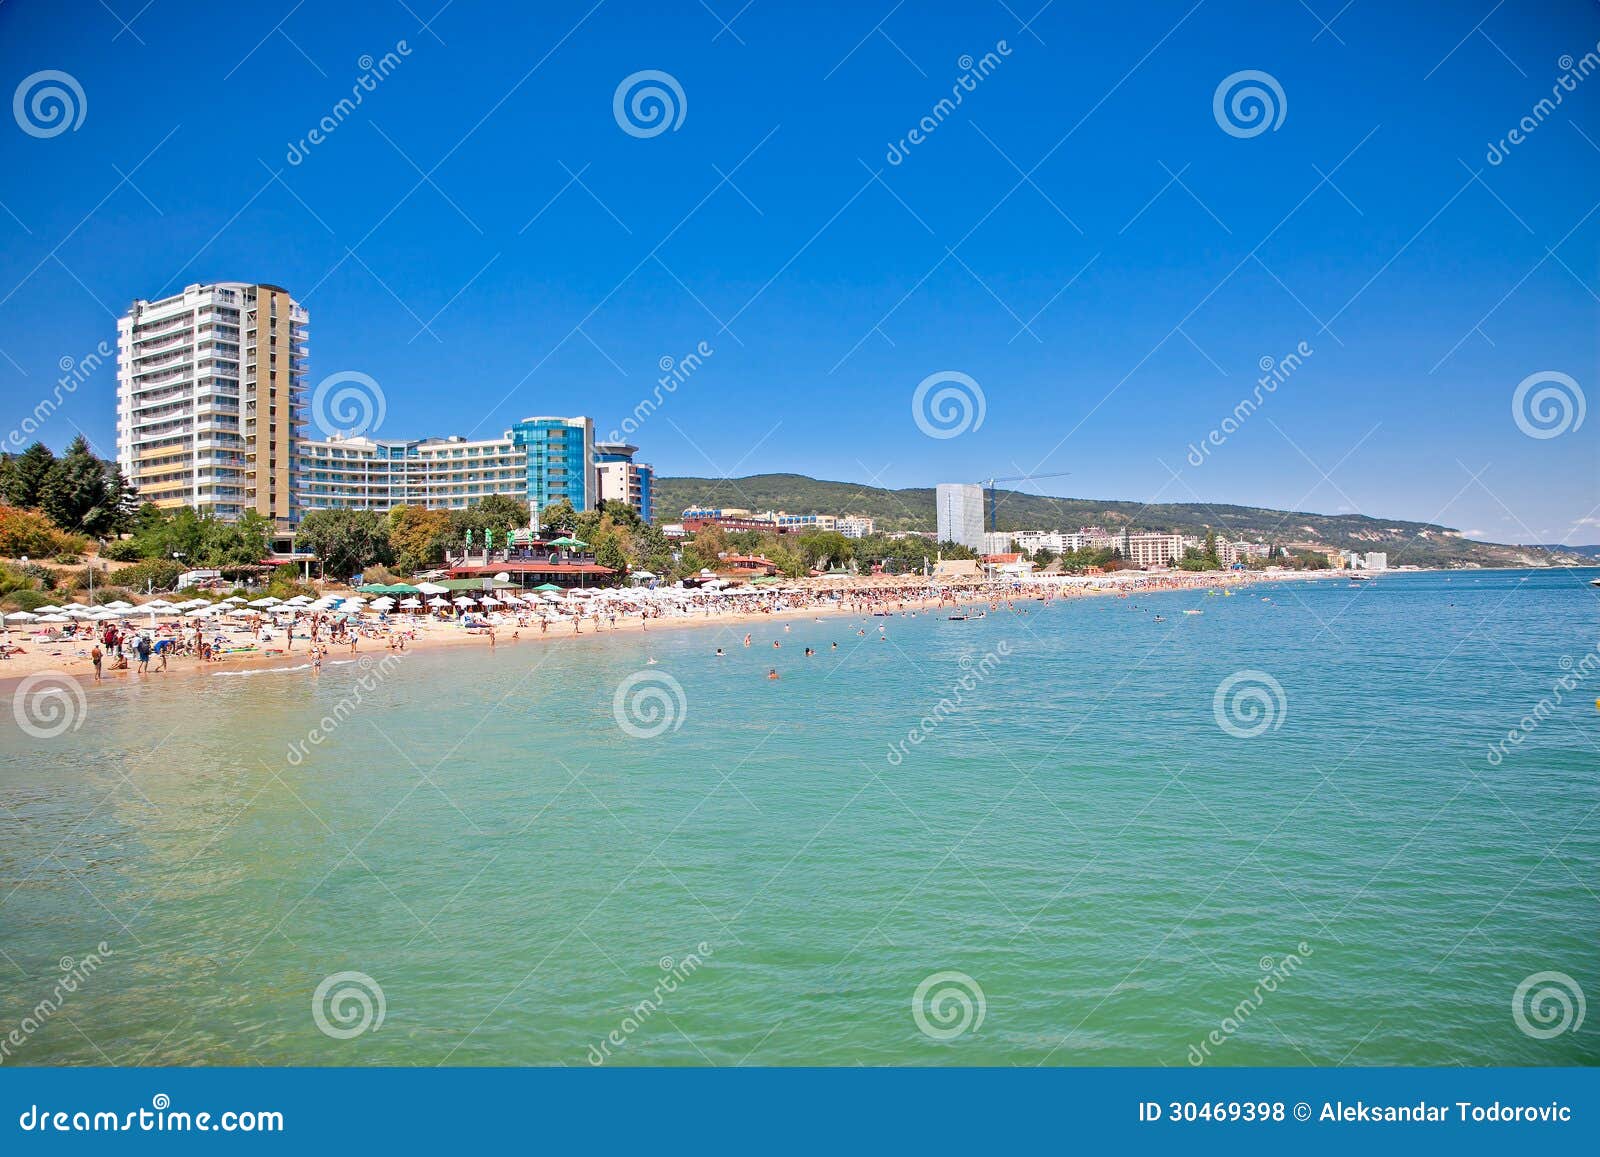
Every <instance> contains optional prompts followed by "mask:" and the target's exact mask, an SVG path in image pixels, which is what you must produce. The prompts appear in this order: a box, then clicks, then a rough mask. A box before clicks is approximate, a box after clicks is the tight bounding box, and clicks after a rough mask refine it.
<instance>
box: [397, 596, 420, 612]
mask: <svg viewBox="0 0 1600 1157" xmlns="http://www.w3.org/2000/svg"><path fill="white" fill-rule="evenodd" d="M400 605H401V606H402V607H406V608H408V609H413V608H416V607H420V606H421V605H422V600H421V599H414V598H410V597H407V598H403V599H401V600H400Z"/></svg>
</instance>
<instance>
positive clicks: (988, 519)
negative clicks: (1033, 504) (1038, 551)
mask: <svg viewBox="0 0 1600 1157" xmlns="http://www.w3.org/2000/svg"><path fill="white" fill-rule="evenodd" d="M1071 473H1072V471H1070V470H1058V471H1056V472H1055V473H1054V474H1014V475H1012V476H1011V477H1010V478H984V479H980V480H979V482H978V485H979V486H982V487H983V529H984V530H986V531H989V530H993V529H994V528H995V526H994V484H995V483H996V482H1039V481H1042V480H1044V479H1046V478H1065V477H1067V476H1068V475H1069V474H1071Z"/></svg>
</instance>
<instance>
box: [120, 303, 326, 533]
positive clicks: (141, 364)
mask: <svg viewBox="0 0 1600 1157" xmlns="http://www.w3.org/2000/svg"><path fill="white" fill-rule="evenodd" d="M309 325H310V318H309V317H308V315H307V314H306V311H305V310H304V309H303V308H302V307H301V306H300V305H298V304H297V303H296V302H295V301H294V299H293V298H291V297H290V296H289V293H288V291H287V290H284V289H281V288H279V287H278V286H275V285H262V284H251V283H248V282H240V281H223V282H216V283H214V284H211V285H190V286H186V287H185V288H184V290H183V292H182V293H178V294H174V295H173V296H171V297H165V298H162V299H161V300H160V301H144V300H139V301H135V302H134V303H133V305H132V306H131V307H129V309H128V312H127V313H126V314H124V315H123V316H122V317H121V318H119V319H118V321H117V463H118V465H119V466H121V467H122V471H123V473H124V474H125V475H127V477H128V481H129V482H131V483H132V484H133V486H134V488H135V489H136V490H138V492H139V494H140V495H141V497H143V498H144V499H145V500H147V501H150V502H154V503H155V504H156V505H158V506H164V507H174V506H192V507H194V508H195V509H196V510H199V511H202V512H206V513H210V514H214V515H216V516H218V517H220V518H226V519H235V518H239V517H240V516H242V515H243V514H244V513H245V511H247V510H253V511H255V512H256V513H258V514H260V515H262V516H263V517H265V518H268V519H271V520H272V522H273V523H274V524H275V525H276V526H277V527H278V528H279V529H287V528H288V527H289V525H290V524H291V522H292V521H293V517H294V516H293V510H292V496H293V492H294V469H295V455H294V443H295V440H296V438H297V437H298V432H299V428H300V426H301V424H302V423H303V421H304V417H303V411H304V408H305V370H306V358H307V342H308V335H307V330H308V328H309Z"/></svg>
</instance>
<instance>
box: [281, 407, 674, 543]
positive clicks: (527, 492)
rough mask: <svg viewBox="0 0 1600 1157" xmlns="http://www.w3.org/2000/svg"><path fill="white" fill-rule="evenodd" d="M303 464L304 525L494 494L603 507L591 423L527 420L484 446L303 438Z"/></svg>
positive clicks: (454, 441) (299, 455)
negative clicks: (335, 512) (320, 513)
mask: <svg viewBox="0 0 1600 1157" xmlns="http://www.w3.org/2000/svg"><path fill="white" fill-rule="evenodd" d="M295 458H296V470H295V476H296V487H295V502H294V508H295V519H296V521H298V520H299V517H300V515H302V514H304V513H305V512H306V511H308V510H327V509H354V510H375V511H378V512H379V513H383V512H386V511H388V510H389V509H391V508H392V507H395V506H424V507H428V508H429V509H433V510H464V509H466V508H467V507H468V506H471V505H473V504H474V503H477V502H481V501H482V500H483V499H485V498H487V497H489V495H491V494H502V495H505V496H506V497H508V498H515V499H517V500H519V501H522V502H526V503H528V504H529V505H530V506H531V507H533V509H535V510H542V509H543V508H544V507H546V506H548V505H549V504H550V503H552V502H559V501H561V500H562V499H563V498H564V499H566V500H567V501H569V502H571V503H572V505H573V507H574V508H575V509H577V510H590V509H593V508H594V507H595V506H596V505H597V504H598V501H599V499H598V497H597V496H598V494H599V489H598V486H597V483H596V480H595V460H594V459H595V445H594V421H593V419H590V418H524V419H523V420H522V421H520V422H518V423H517V424H516V425H515V426H513V427H512V428H511V429H509V430H507V431H506V432H505V433H504V434H503V435H501V436H500V437H498V438H486V439H478V440H468V439H466V438H463V437H460V436H459V435H455V436H451V437H448V438H423V439H410V440H403V439H390V438H367V437H360V438H342V437H339V436H337V435H335V436H333V437H329V438H325V439H310V438H303V439H301V440H300V441H299V442H298V443H297V446H296V450H295ZM647 469H648V468H647Z"/></svg>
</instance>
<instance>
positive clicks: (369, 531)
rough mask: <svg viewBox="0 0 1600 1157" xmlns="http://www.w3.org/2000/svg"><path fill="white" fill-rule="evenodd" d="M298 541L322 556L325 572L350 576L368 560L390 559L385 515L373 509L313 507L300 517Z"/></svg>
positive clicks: (339, 577) (383, 561)
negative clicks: (322, 508)
mask: <svg viewBox="0 0 1600 1157" xmlns="http://www.w3.org/2000/svg"><path fill="white" fill-rule="evenodd" d="M296 541H297V542H298V544H299V545H300V547H301V548H302V549H304V550H309V551H311V552H312V553H313V554H315V555H316V556H317V557H318V558H319V559H321V560H322V568H323V571H324V572H325V573H326V574H329V575H331V576H332V577H334V578H338V579H348V578H349V577H350V576H351V575H353V574H355V573H356V572H357V571H359V570H361V568H362V567H364V566H366V565H367V564H368V563H374V562H381V563H387V562H389V561H390V559H391V556H390V550H389V535H388V527H387V526H386V524H385V522H384V520H383V518H382V516H380V515H379V514H377V513H376V512H375V511H371V510H343V509H339V510H313V511H312V512H311V513H310V514H307V515H306V516H305V517H304V518H302V519H301V520H300V527H299V530H298V533H297V539H296Z"/></svg>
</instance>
